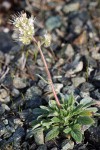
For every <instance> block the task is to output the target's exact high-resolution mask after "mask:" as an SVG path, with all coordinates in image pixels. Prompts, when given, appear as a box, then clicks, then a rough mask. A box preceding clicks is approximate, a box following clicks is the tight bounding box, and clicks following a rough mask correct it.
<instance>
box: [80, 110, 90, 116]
mask: <svg viewBox="0 0 100 150" xmlns="http://www.w3.org/2000/svg"><path fill="white" fill-rule="evenodd" d="M79 115H81V116H92V112H91V111H90V110H83V111H82V112H81V113H80V114H79Z"/></svg>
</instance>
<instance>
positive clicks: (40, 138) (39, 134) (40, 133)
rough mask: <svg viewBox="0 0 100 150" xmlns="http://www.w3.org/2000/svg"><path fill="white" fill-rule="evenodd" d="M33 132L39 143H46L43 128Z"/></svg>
mask: <svg viewBox="0 0 100 150" xmlns="http://www.w3.org/2000/svg"><path fill="white" fill-rule="evenodd" d="M33 134H34V139H35V142H36V144H37V145H41V144H44V134H43V129H36V130H35V131H34V133H33Z"/></svg>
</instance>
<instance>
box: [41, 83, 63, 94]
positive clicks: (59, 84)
mask: <svg viewBox="0 0 100 150" xmlns="http://www.w3.org/2000/svg"><path fill="white" fill-rule="evenodd" d="M54 88H55V91H56V92H57V93H59V92H60V90H61V89H62V88H63V84H61V83H55V84H54ZM44 92H52V88H51V86H50V85H47V87H46V88H45V89H44Z"/></svg>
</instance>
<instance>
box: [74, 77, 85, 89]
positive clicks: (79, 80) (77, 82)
mask: <svg viewBox="0 0 100 150" xmlns="http://www.w3.org/2000/svg"><path fill="white" fill-rule="evenodd" d="M85 81H86V79H85V78H84V77H75V78H72V82H73V84H74V86H75V87H78V86H79V85H80V84H81V83H84V82H85Z"/></svg>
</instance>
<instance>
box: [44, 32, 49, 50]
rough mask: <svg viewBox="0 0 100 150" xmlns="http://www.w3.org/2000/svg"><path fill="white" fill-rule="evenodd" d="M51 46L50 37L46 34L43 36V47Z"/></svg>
mask: <svg viewBox="0 0 100 150" xmlns="http://www.w3.org/2000/svg"><path fill="white" fill-rule="evenodd" d="M50 44H51V35H50V34H49V33H46V34H45V35H44V45H45V47H49V46H50Z"/></svg>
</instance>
